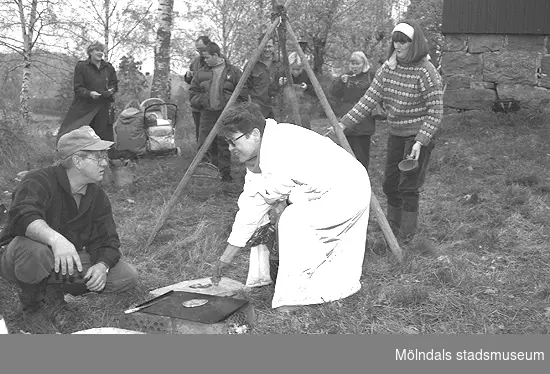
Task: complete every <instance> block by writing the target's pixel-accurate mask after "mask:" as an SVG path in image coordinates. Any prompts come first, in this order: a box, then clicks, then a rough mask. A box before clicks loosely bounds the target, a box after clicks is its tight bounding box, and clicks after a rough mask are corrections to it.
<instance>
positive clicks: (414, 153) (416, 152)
mask: <svg viewBox="0 0 550 374" xmlns="http://www.w3.org/2000/svg"><path fill="white" fill-rule="evenodd" d="M421 149H422V143H420V142H416V143H414V145H413V146H412V149H411V154H410V155H409V158H411V159H413V160H418V157H420V150H421Z"/></svg>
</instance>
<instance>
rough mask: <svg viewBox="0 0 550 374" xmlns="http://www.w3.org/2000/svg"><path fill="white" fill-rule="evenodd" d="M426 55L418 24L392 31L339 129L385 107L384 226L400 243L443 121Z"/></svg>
mask: <svg viewBox="0 0 550 374" xmlns="http://www.w3.org/2000/svg"><path fill="white" fill-rule="evenodd" d="M428 52H429V48H428V42H427V41H426V37H425V36H424V32H423V31H422V29H421V28H420V26H419V25H418V23H416V22H413V21H405V22H401V23H399V24H397V26H395V28H394V29H393V31H392V42H391V44H390V48H389V53H388V59H387V60H386V62H384V64H383V65H382V66H381V67H380V69H378V71H377V72H376V75H375V77H374V80H373V81H372V84H371V85H370V87H369V89H368V90H367V92H366V93H365V95H364V96H363V97H362V98H361V99H360V100H359V102H358V103H357V104H355V106H354V107H353V108H352V109H351V110H350V111H349V112H348V113H347V114H346V115H345V116H344V117H342V119H341V120H340V123H339V125H340V128H342V129H343V130H344V129H346V128H348V127H351V126H355V125H356V124H358V123H360V122H361V121H363V120H364V119H365V118H366V117H367V116H368V115H370V114H371V113H372V112H373V111H374V110H376V108H377V105H383V106H384V110H385V111H386V113H387V117H388V120H387V123H388V133H389V134H388V143H387V150H386V152H387V155H386V169H385V172H384V182H383V185H382V188H383V191H384V194H385V195H386V198H387V208H388V212H387V217H388V222H389V224H390V226H391V227H392V230H393V231H394V233H396V236H397V238H398V240H400V241H401V242H402V243H403V244H407V243H409V242H410V241H411V240H412V239H413V237H414V236H415V232H416V228H417V222H418V211H419V205H420V203H419V202H420V189H421V188H422V186H423V185H424V181H425V179H426V171H427V169H428V162H429V159H430V155H431V153H432V150H433V149H434V146H435V135H436V133H437V130H438V128H439V126H440V123H441V119H442V118H443V87H442V82H441V76H440V75H439V73H438V72H437V70H436V68H435V67H434V65H433V64H432V63H431V62H430V61H429V58H428V56H429V55H428ZM405 158H407V159H413V160H416V161H418V165H417V167H416V168H415V169H414V170H413V172H412V173H403V172H401V171H400V170H399V166H398V165H399V163H400V162H401V161H402V160H403V159H405Z"/></svg>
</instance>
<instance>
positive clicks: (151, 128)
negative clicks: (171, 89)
mask: <svg viewBox="0 0 550 374" xmlns="http://www.w3.org/2000/svg"><path fill="white" fill-rule="evenodd" d="M168 107H172V108H173V110H172V111H171V112H173V119H171V118H169V114H168ZM140 109H141V110H142V111H143V123H144V126H145V129H146V134H147V153H148V154H150V155H154V156H166V155H179V154H180V153H181V151H180V149H179V148H178V147H176V120H177V115H178V106H177V105H176V104H171V103H165V102H164V101H163V100H162V99H158V98H150V99H147V100H145V101H143V102H142V103H141V105H140Z"/></svg>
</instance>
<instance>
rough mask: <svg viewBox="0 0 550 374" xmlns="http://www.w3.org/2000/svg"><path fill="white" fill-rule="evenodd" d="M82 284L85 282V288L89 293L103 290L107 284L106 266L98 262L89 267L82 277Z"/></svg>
mask: <svg viewBox="0 0 550 374" xmlns="http://www.w3.org/2000/svg"><path fill="white" fill-rule="evenodd" d="M84 282H86V287H88V289H89V290H90V291H95V292H99V291H101V290H103V289H104V288H105V284H106V283H107V266H106V265H105V264H104V263H102V262H99V263H97V264H95V265H94V266H92V267H90V268H89V269H88V271H87V272H86V275H85V276H84Z"/></svg>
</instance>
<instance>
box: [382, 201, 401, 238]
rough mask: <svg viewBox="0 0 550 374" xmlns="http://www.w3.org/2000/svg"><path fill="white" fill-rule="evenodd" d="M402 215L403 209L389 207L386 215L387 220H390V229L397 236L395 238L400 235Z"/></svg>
mask: <svg viewBox="0 0 550 374" xmlns="http://www.w3.org/2000/svg"><path fill="white" fill-rule="evenodd" d="M402 213H403V209H402V208H401V207H395V206H391V205H388V213H387V215H386V218H387V219H388V223H389V224H390V228H391V230H392V231H393V235H395V237H398V235H399V228H400V227H401V217H402Z"/></svg>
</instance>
